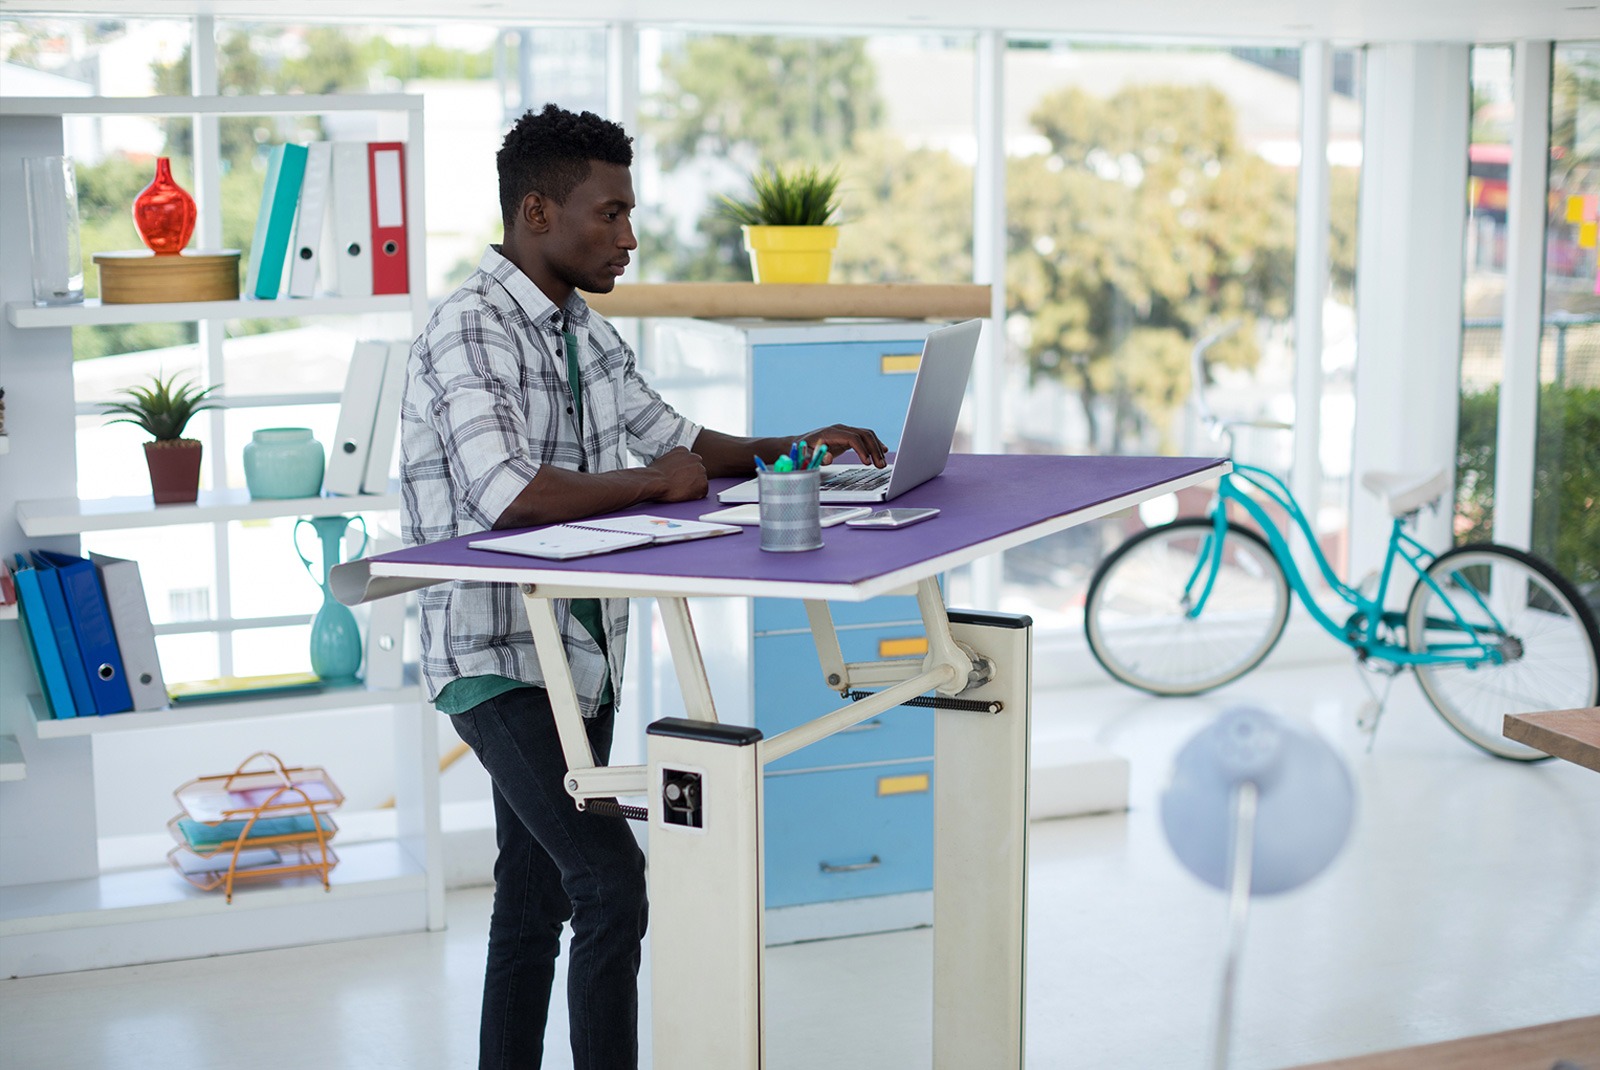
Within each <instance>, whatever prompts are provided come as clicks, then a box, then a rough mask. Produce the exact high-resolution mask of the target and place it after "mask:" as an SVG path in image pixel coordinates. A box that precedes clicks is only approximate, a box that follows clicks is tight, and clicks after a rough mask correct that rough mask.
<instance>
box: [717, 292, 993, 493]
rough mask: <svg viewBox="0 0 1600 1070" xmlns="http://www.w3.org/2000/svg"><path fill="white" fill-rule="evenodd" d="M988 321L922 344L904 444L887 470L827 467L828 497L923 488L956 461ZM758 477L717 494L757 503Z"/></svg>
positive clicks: (943, 331) (939, 333)
mask: <svg viewBox="0 0 1600 1070" xmlns="http://www.w3.org/2000/svg"><path fill="white" fill-rule="evenodd" d="M982 329H983V321H982V320H968V321H967V322H965V323H957V324H954V325H953V326H950V327H940V328H939V329H938V330H936V331H934V332H933V333H932V334H929V335H928V337H927V339H926V341H924V342H923V343H922V362H921V363H920V364H919V365H918V366H917V381H916V384H915V385H914V386H912V388H911V405H910V406H909V407H908V408H907V409H906V423H905V427H904V428H903V429H902V430H901V432H900V448H899V449H898V450H896V451H895V461H894V463H893V464H891V465H890V466H889V467H887V468H874V467H872V466H871V465H867V464H835V465H827V466H825V467H824V468H823V469H822V501H823V502H824V503H825V504H835V503H840V502H886V501H889V500H890V499H891V498H896V497H899V496H900V495H902V494H904V493H905V492H906V491H908V490H910V489H911V488H912V487H919V486H921V485H922V484H924V483H926V482H927V481H928V480H930V479H932V478H933V477H934V476H936V475H938V474H939V473H940V472H943V471H944V465H945V462H946V461H947V460H949V459H950V443H951V441H952V440H954V438H955V435H956V419H957V417H959V416H960V415H961V399H962V397H963V396H964V395H965V394H966V392H967V378H968V376H970V375H971V374H972V358H973V355H974V354H975V353H977V351H978V332H979V331H981V330H982ZM756 487H757V484H756V481H755V480H753V479H747V480H745V481H744V482H743V483H737V484H735V485H734V486H731V487H729V488H728V489H727V490H725V491H723V492H722V493H721V494H718V495H717V500H718V501H723V502H753V501H758V500H759V499H760V494H759V492H758V491H757V489H756Z"/></svg>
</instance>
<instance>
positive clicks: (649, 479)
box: [494, 464, 667, 529]
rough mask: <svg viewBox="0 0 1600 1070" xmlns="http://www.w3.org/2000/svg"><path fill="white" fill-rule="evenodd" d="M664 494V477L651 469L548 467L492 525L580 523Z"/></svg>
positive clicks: (523, 489) (548, 465) (507, 526)
mask: <svg viewBox="0 0 1600 1070" xmlns="http://www.w3.org/2000/svg"><path fill="white" fill-rule="evenodd" d="M666 491H667V479H666V477H665V476H663V475H662V474H661V473H660V472H657V471H655V470H654V469H651V468H622V469H619V470H617V471H615V472H602V473H590V472H573V471H569V470H568V469H565V468H557V467H556V466H555V465H553V464H547V465H543V466H542V467H540V469H539V472H538V474H537V475H535V476H534V477H533V479H532V480H530V481H529V482H528V485H527V486H526V487H523V488H522V493H520V494H518V495H517V496H516V498H514V499H513V500H512V502H511V504H510V505H508V506H506V510H505V512H503V513H501V514H500V518H499V519H498V520H496V521H495V522H494V526H495V527H496V528H497V529H498V528H527V527H534V526H536V525H539V524H560V523H564V522H565V521H568V520H581V519H582V518H584V517H586V516H598V515H599V514H601V513H610V512H614V511H615V510H617V509H626V508H628V507H629V506H631V505H638V504H639V503H640V502H647V501H651V500H652V499H655V498H660V497H662V496H663V495H664V494H665V493H666Z"/></svg>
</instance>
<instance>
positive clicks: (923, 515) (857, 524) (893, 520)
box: [844, 509, 939, 528]
mask: <svg viewBox="0 0 1600 1070" xmlns="http://www.w3.org/2000/svg"><path fill="white" fill-rule="evenodd" d="M938 515H939V510H937V509H879V510H878V511H877V512H876V513H873V514H872V515H871V516H864V517H862V518H861V519H859V520H846V521H845V522H844V523H845V526H846V527H851V528H904V527H910V526H911V525H912V524H920V523H922V522H923V521H924V520H931V519H933V518H934V517H936V516H938Z"/></svg>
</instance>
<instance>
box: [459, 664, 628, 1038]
mask: <svg viewBox="0 0 1600 1070" xmlns="http://www.w3.org/2000/svg"><path fill="white" fill-rule="evenodd" d="M451 721H453V722H454V724H455V729H456V733H457V734H458V735H460V736H461V738H462V739H463V740H465V741H466V743H467V745H468V746H470V747H471V748H472V749H473V751H474V752H476V753H477V755H478V759H479V761H481V762H482V763H483V767H484V768H485V769H487V770H488V771H489V776H490V778H491V779H492V780H493V782H494V816H495V829H496V836H497V839H498V842H499V845H500V855H499V858H497V859H496V860H495V865H494V913H493V915H492V916H491V918H490V920H489V961H488V969H487V970H486V972H485V976H484V982H483V1025H482V1031H481V1032H480V1034H479V1037H478V1066H479V1067H480V1070H535V1068H537V1067H538V1066H539V1061H540V1059H541V1058H543V1055H544V1028H545V1016H546V1015H547V1014H548V1013H549V1010H550V988H551V985H552V983H553V982H554V980H555V970H556V955H557V954H558V953H559V952H560V948H561V923H562V922H564V921H567V920H568V919H570V920H571V921H572V950H571V958H570V961H569V962H568V963H567V1015H568V1018H569V1020H570V1024H571V1029H572V1062H573V1066H574V1067H575V1068H576V1070H629V1068H632V1067H635V1066H637V1065H638V1061H639V1042H638V1019H639V987H638V985H639V942H640V941H641V940H642V939H643V938H644V930H645V920H646V913H647V908H646V903H645V883H644V854H643V852H641V851H640V850H639V845H638V843H637V842H636V841H635V840H634V838H633V833H632V832H631V831H630V830H629V828H628V823H627V821H626V820H625V819H623V818H620V817H598V816H596V815H594V814H591V813H584V812H580V811H579V810H578V809H577V808H576V807H575V806H574V805H573V801H572V798H571V796H569V795H568V794H567V793H566V792H565V791H564V790H563V789H562V786H561V784H562V779H563V777H564V776H565V774H566V771H567V765H566V760H565V759H564V758H563V757H562V754H561V742H560V740H559V738H558V737H557V735H556V724H555V717H554V715H553V714H552V712H551V710H550V700H549V697H548V696H547V695H546V693H545V691H544V689H543V688H522V689H520V690H516V691H507V692H506V693H505V694H502V695H499V696H497V697H495V698H492V699H490V700H489V701H487V702H483V703H480V704H479V705H477V706H474V707H473V708H472V709H470V710H467V711H466V712H465V713H458V714H455V715H454V716H452V717H451ZM584 727H585V728H587V729H588V732H589V745H590V746H591V747H593V748H594V755H595V760H596V761H597V762H599V763H600V764H602V765H603V764H605V762H606V761H607V759H608V758H609V756H610V754H611V729H612V720H611V707H609V706H607V707H606V708H605V709H603V710H602V711H601V715H600V716H598V717H594V718H590V719H588V720H586V721H585V722H584Z"/></svg>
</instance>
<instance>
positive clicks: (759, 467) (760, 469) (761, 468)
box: [756, 457, 767, 472]
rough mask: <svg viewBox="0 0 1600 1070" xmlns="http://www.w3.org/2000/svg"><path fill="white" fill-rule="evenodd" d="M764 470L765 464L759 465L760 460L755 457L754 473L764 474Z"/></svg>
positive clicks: (765, 468)
mask: <svg viewBox="0 0 1600 1070" xmlns="http://www.w3.org/2000/svg"><path fill="white" fill-rule="evenodd" d="M766 470H767V466H766V465H765V464H763V463H761V458H760V457H757V458H756V471H757V472H765V471H766Z"/></svg>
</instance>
